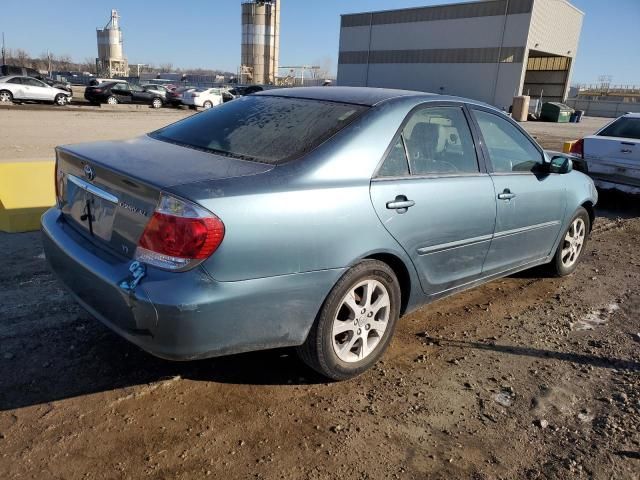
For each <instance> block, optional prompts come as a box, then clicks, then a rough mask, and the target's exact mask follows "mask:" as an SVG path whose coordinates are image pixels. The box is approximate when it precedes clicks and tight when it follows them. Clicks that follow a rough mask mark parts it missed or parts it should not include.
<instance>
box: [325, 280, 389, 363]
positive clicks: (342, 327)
mask: <svg viewBox="0 0 640 480" xmlns="http://www.w3.org/2000/svg"><path fill="white" fill-rule="evenodd" d="M390 307H391V299H390V296H389V292H388V291H387V288H386V287H385V286H384V285H383V284H382V283H380V282H379V281H377V280H371V279H368V280H363V281H361V282H359V283H357V284H356V285H355V286H354V287H353V288H351V289H349V291H348V292H347V294H346V295H345V296H344V297H343V299H342V301H341V302H340V306H339V307H338V310H337V312H336V315H335V317H334V320H333V327H332V333H331V336H332V339H333V341H332V344H333V350H334V352H335V354H336V355H337V356H338V358H339V359H340V360H342V361H343V362H348V363H353V362H359V361H361V360H363V359H365V358H366V357H368V356H369V355H370V354H371V352H373V351H374V350H375V348H376V346H377V345H378V343H380V340H381V339H382V337H383V335H384V332H385V330H386V329H387V325H388V323H389V315H390Z"/></svg>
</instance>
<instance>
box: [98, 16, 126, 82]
mask: <svg viewBox="0 0 640 480" xmlns="http://www.w3.org/2000/svg"><path fill="white" fill-rule="evenodd" d="M119 20H120V16H119V15H118V12H117V10H111V19H110V20H109V23H107V24H106V25H105V27H104V28H98V29H97V32H96V33H97V36H98V58H96V69H97V71H98V76H102V77H109V78H111V77H115V76H124V77H126V76H128V75H129V65H128V63H127V59H126V58H125V56H124V53H123V50H122V30H120V25H119Z"/></svg>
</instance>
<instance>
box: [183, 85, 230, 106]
mask: <svg viewBox="0 0 640 480" xmlns="http://www.w3.org/2000/svg"><path fill="white" fill-rule="evenodd" d="M222 102H223V99H222V92H221V91H220V89H219V88H198V89H196V90H193V91H191V92H184V94H183V95H182V103H183V104H184V105H189V106H190V107H193V108H195V107H202V108H211V107H215V106H216V105H221V104H222Z"/></svg>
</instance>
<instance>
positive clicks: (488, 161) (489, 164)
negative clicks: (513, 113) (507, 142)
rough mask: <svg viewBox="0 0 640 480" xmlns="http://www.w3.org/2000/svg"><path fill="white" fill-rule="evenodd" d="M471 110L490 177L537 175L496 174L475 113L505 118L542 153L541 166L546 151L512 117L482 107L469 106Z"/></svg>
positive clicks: (520, 173) (521, 173) (527, 173)
mask: <svg viewBox="0 0 640 480" xmlns="http://www.w3.org/2000/svg"><path fill="white" fill-rule="evenodd" d="M468 107H469V110H470V111H471V117H472V121H473V123H474V127H475V130H476V134H477V136H478V143H479V144H480V147H481V148H482V152H483V155H484V157H485V163H486V166H487V172H488V173H489V174H490V175H494V176H507V175H536V172H534V171H531V170H530V171H526V172H514V171H511V172H496V171H495V169H494V166H493V162H492V161H491V155H490V154H489V149H488V148H487V145H486V143H485V140H484V136H483V135H482V130H481V129H480V124H479V123H478V119H477V117H476V114H475V112H476V111H481V112H484V113H488V114H491V115H495V116H496V117H498V118H503V119H504V120H506V121H507V123H510V124H511V125H513V126H515V127H516V129H517V130H518V131H519V132H520V133H522V134H523V135H524V137H525V138H526V139H527V140H528V141H529V142H530V143H531V144H532V145H533V146H534V148H535V149H536V150H537V151H538V153H540V159H541V163H540V164H541V165H544V163H545V160H546V156H545V153H544V149H543V148H542V147H541V146H540V145H538V142H536V141H535V140H534V139H533V138H531V135H529V133H528V132H527V131H526V130H525V129H524V128H522V127H521V126H520V125H519V124H518V122H516V121H514V120H513V119H512V118H511V117H508V116H506V115H504V114H501V113H500V112H497V111H496V110H493V109H491V108H487V107H484V106H482V105H469V106H468ZM500 115H503V116H502V117H500Z"/></svg>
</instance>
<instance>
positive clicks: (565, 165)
mask: <svg viewBox="0 0 640 480" xmlns="http://www.w3.org/2000/svg"><path fill="white" fill-rule="evenodd" d="M571 170H573V162H572V161H571V159H570V158H567V157H565V156H563V155H555V156H553V157H551V162H549V173H569V172H570V171H571Z"/></svg>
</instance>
